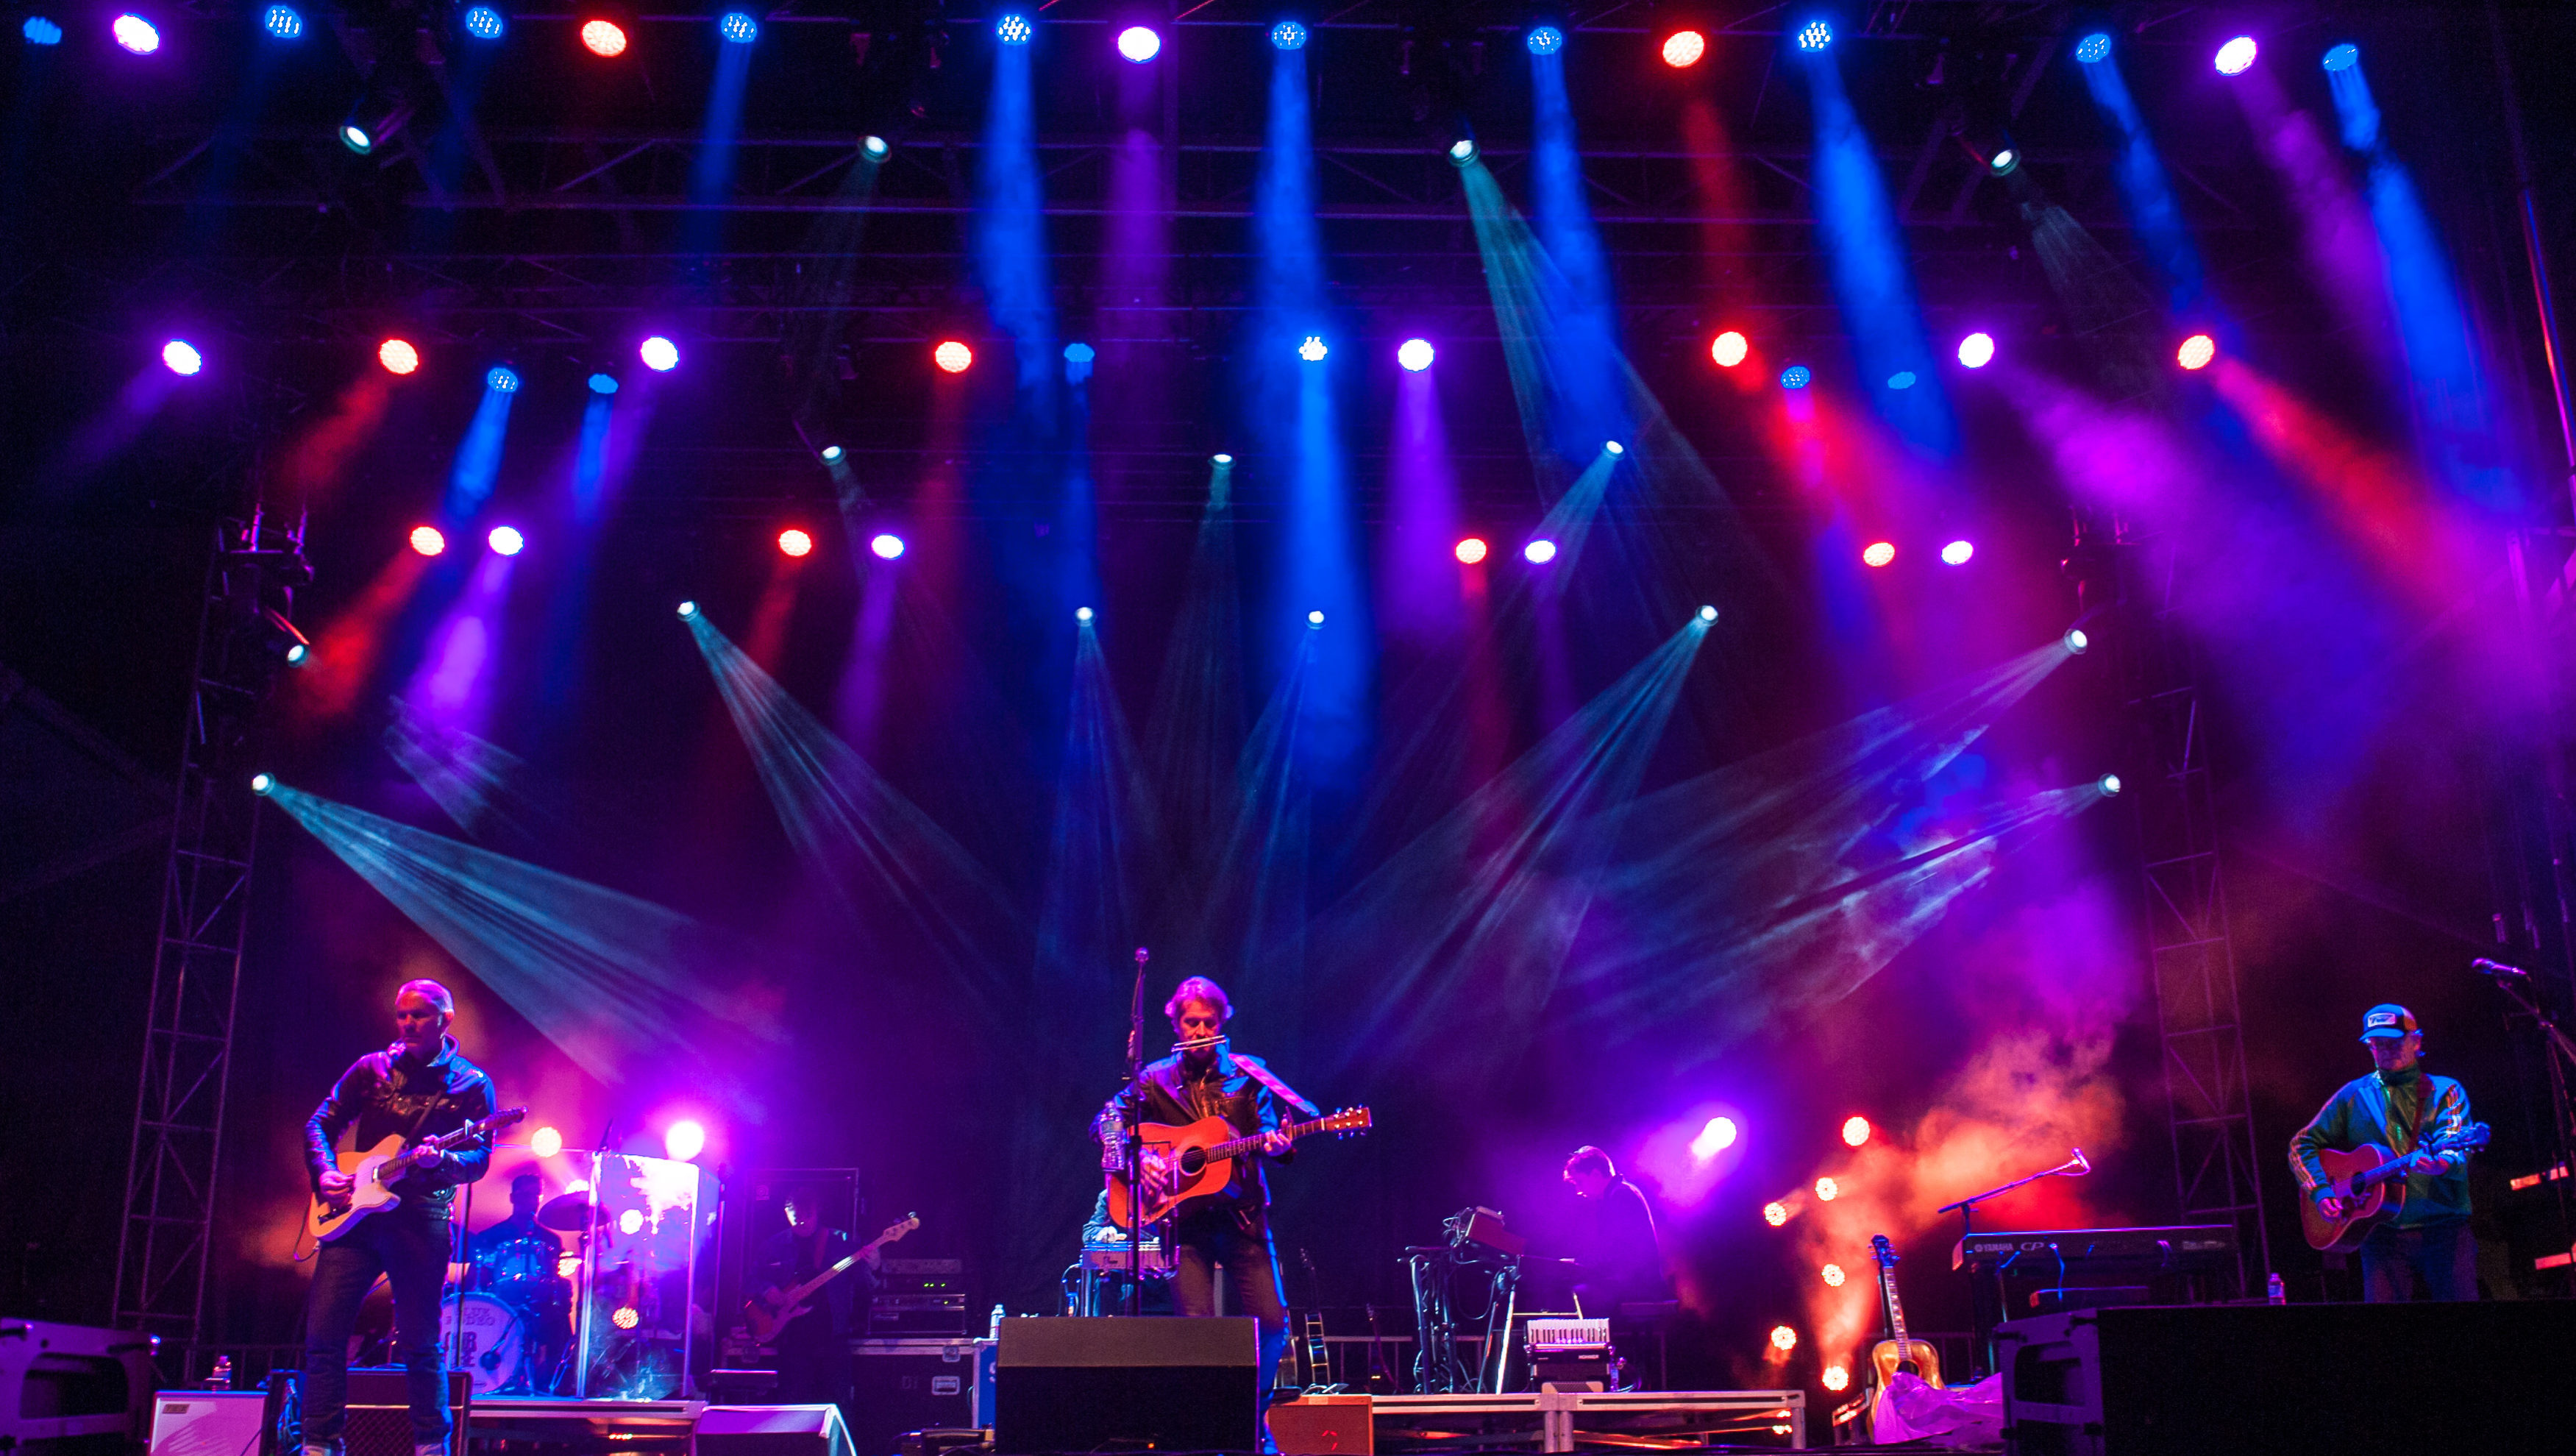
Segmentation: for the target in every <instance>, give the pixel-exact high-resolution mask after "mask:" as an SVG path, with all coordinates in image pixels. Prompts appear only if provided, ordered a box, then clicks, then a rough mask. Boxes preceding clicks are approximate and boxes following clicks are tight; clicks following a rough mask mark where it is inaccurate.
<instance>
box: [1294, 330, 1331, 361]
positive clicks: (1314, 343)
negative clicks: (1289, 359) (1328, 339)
mask: <svg viewBox="0 0 2576 1456" xmlns="http://www.w3.org/2000/svg"><path fill="white" fill-rule="evenodd" d="M1331 352H1332V351H1331V350H1330V349H1327V348H1325V347H1324V336H1323V335H1321V334H1308V335H1307V336H1306V342H1304V343H1302V344H1299V345H1298V346H1297V357H1298V358H1300V359H1303V360H1305V361H1306V362H1307V363H1309V364H1321V363H1323V362H1324V356H1325V355H1326V354H1329V353H1331Z"/></svg>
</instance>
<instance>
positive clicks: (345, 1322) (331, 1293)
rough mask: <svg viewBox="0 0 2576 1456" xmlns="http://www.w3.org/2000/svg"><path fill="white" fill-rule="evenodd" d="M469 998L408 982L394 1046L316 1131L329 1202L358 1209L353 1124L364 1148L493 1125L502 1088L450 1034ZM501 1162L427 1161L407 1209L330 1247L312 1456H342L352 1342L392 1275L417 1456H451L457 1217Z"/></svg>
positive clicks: (314, 1167)
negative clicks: (447, 1331)
mask: <svg viewBox="0 0 2576 1456" xmlns="http://www.w3.org/2000/svg"><path fill="white" fill-rule="evenodd" d="M455 1020H456V998H455V997H454V996H453V995H451V994H449V992H448V989H447V988H446V987H445V986H442V985H440V984H438V983H437V982H436V981H405V982H404V983H403V985H402V989H401V990H399V991H397V992H396V993H395V994H394V1043H393V1045H391V1046H389V1047H387V1048H385V1049H384V1050H383V1051H379V1052H369V1053H367V1054H366V1055H365V1056H363V1057H360V1058H358V1060H357V1061H356V1062H355V1063H353V1064H351V1066H350V1068H349V1070H347V1071H346V1072H343V1073H341V1074H340V1080H339V1081H338V1082H336V1083H334V1084H333V1085H332V1087H331V1095H330V1096H328V1097H325V1098H323V1099H322V1105H321V1106H320V1107H317V1108H315V1109H314V1110H313V1117H312V1119H311V1120H310V1121H309V1122H307V1123H306V1124H305V1128H304V1161H305V1167H306V1171H307V1172H309V1173H310V1174H311V1176H312V1182H313V1194H314V1197H316V1198H319V1199H345V1198H346V1197H347V1196H348V1195H349V1192H350V1187H351V1179H350V1176H349V1175H348V1174H347V1173H344V1172H342V1171H340V1169H339V1167H338V1166H337V1164H336V1162H335V1160H334V1158H333V1154H332V1145H333V1144H334V1143H336V1142H337V1141H339V1137H340V1134H341V1133H342V1132H344V1131H346V1130H347V1129H348V1127H349V1125H350V1124H351V1123H355V1124H357V1128H358V1137H357V1145H358V1146H359V1147H360V1148H369V1147H373V1146H374V1145H376V1144H377V1143H379V1142H382V1141H383V1140H384V1139H385V1138H387V1137H399V1138H401V1139H402V1140H403V1142H404V1143H405V1144H415V1143H418V1142H420V1141H421V1140H422V1139H423V1138H425V1137H431V1136H435V1135H436V1134H439V1133H444V1132H452V1131H454V1130H455V1129H457V1128H461V1127H463V1126H465V1125H466V1124H467V1123H469V1122H475V1121H478V1120H480V1119H483V1118H486V1117H489V1116H491V1115H492V1079H491V1078H490V1077H487V1076H485V1075H484V1074H483V1070H482V1069H481V1068H480V1067H477V1066H475V1065H474V1064H473V1063H472V1062H469V1061H467V1060H465V1058H464V1057H462V1056H460V1055H458V1054H457V1051H456V1042H455V1040H454V1039H453V1038H451V1037H449V1036H448V1034H447V1028H448V1026H449V1025H450V1024H452V1023H453V1022H454V1021H455ZM491 1161H492V1151H491V1149H490V1148H489V1147H487V1146H482V1145H479V1144H477V1143H474V1142H469V1143H467V1144H466V1145H465V1146H464V1147H462V1148H459V1149H456V1150H454V1151H451V1152H440V1151H439V1150H438V1149H436V1148H416V1149H415V1150H414V1151H412V1152H408V1153H405V1154H403V1155H402V1159H401V1162H402V1163H403V1164H404V1165H405V1166H404V1168H403V1171H402V1173H401V1175H400V1177H399V1178H398V1179H396V1178H388V1179H387V1180H386V1182H387V1184H388V1186H390V1187H393V1188H395V1189H396V1190H397V1191H399V1192H400V1194H401V1196H402V1201H401V1202H400V1203H398V1204H396V1205H395V1206H393V1207H391V1208H388V1209H385V1210H384V1211H382V1212H379V1213H376V1214H374V1215H372V1216H370V1217H368V1218H366V1219H364V1220H362V1221H360V1222H359V1223H358V1224H357V1225H356V1226H355V1227H353V1228H351V1229H350V1230H349V1231H348V1232H347V1233H346V1234H343V1235H341V1236H340V1237H338V1238H335V1239H333V1240H332V1241H331V1242H329V1243H326V1244H324V1245H322V1248H321V1251H320V1252H319V1253H317V1254H316V1255H315V1256H314V1259H313V1289H312V1293H311V1296H310V1303H309V1304H308V1305H307V1306H306V1308H305V1314H304V1451H305V1456H336V1453H337V1452H338V1451H339V1449H340V1433H341V1430H342V1429H343V1427H344V1425H345V1423H346V1421H347V1419H348V1404H349V1334H350V1331H351V1330H352V1329H353V1328H355V1326H356V1325H357V1322H358V1306H359V1305H360V1304H361V1303H363V1302H364V1301H365V1299H366V1297H367V1290H368V1289H369V1288H371V1287H373V1286H374V1284H375V1282H376V1276H377V1275H379V1274H381V1275H383V1276H385V1282H386V1283H387V1284H389V1285H391V1286H392V1288H393V1296H394V1345H395V1348H396V1349H397V1350H398V1351H399V1352H400V1353H401V1356H402V1362H403V1367H404V1374H405V1376H406V1379H405V1381H404V1388H405V1390H406V1391H407V1393H408V1394H409V1395H410V1397H411V1434H412V1449H413V1451H414V1452H415V1453H416V1456H446V1453H447V1449H448V1437H449V1431H448V1420H447V1376H446V1370H447V1362H446V1361H445V1360H444V1359H443V1358H441V1352H440V1350H439V1338H438V1306H439V1292H440V1287H441V1286H442V1285H443V1284H444V1283H445V1282H446V1278H447V1261H448V1260H449V1259H450V1258H451V1257H452V1256H453V1255H452V1249H453V1247H454V1242H455V1239H454V1234H453V1232H452V1229H451V1225H450V1224H449V1223H448V1205H449V1204H450V1203H452V1202H453V1201H454V1199H455V1197H456V1187H457V1185H458V1184H460V1183H471V1182H474V1181H475V1180H477V1179H479V1178H481V1177H482V1176H483V1173H484V1170H485V1169H486V1168H487V1167H489V1166H490V1164H491Z"/></svg>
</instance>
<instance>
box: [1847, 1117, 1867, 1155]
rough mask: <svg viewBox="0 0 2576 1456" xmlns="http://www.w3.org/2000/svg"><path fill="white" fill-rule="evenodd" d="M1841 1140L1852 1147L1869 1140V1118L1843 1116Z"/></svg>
mask: <svg viewBox="0 0 2576 1456" xmlns="http://www.w3.org/2000/svg"><path fill="white" fill-rule="evenodd" d="M1843 1141H1844V1142H1845V1143H1846V1144H1848V1145H1849V1146H1852V1147H1855V1148H1856V1147H1859V1146H1860V1145H1861V1144H1862V1143H1865V1142H1868V1141H1869V1119H1868V1118H1866V1117H1846V1118H1844V1119H1843Z"/></svg>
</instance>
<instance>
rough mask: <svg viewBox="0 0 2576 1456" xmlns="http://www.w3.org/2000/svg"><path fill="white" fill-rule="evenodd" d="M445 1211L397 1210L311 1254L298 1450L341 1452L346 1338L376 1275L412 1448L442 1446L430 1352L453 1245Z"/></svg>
mask: <svg viewBox="0 0 2576 1456" xmlns="http://www.w3.org/2000/svg"><path fill="white" fill-rule="evenodd" d="M449 1227H450V1225H449V1224H448V1221H447V1216H446V1213H445V1211H444V1210H435V1211H433V1210H426V1209H414V1208H411V1207H401V1208H396V1209H394V1210H392V1211H390V1212H387V1213H380V1214H377V1215H375V1216H374V1217H372V1218H369V1219H367V1220H365V1221H364V1222H362V1223H360V1224H359V1225H358V1226H357V1227H356V1228H353V1229H351V1230H349V1231H348V1233H346V1234H344V1235H342V1236H341V1237H340V1238H339V1239H337V1240H336V1241H334V1242H331V1243H327V1244H324V1245H323V1246H322V1251H321V1252H320V1253H318V1254H316V1255H314V1256H313V1291H312V1295H311V1298H310V1299H309V1301H308V1302H307V1303H306V1305H305V1308H304V1443H305V1444H306V1445H308V1446H332V1447H337V1446H338V1445H339V1444H340V1433H341V1431H342V1430H343V1429H344V1428H345V1427H346V1426H347V1424H348V1420H349V1337H350V1335H352V1334H353V1333H355V1332H356V1330H357V1325H358V1306H359V1305H361V1304H363V1303H365V1302H366V1298H367V1291H368V1290H369V1289H372V1288H374V1287H375V1283H376V1276H377V1275H379V1274H382V1275H383V1276H385V1282H386V1283H387V1284H389V1285H391V1286H392V1288H393V1296H394V1353H395V1355H396V1356H397V1357H398V1358H399V1359H400V1360H401V1361H402V1363H403V1367H404V1375H405V1377H406V1378H405V1382H404V1384H405V1389H406V1391H407V1393H408V1394H409V1395H410V1397H411V1435H412V1443H413V1444H414V1445H418V1446H427V1445H434V1444H437V1443H439V1442H442V1441H445V1440H446V1439H447V1361H446V1359H445V1358H444V1352H443V1351H442V1350H441V1349H440V1348H439V1339H438V1315H439V1299H440V1296H441V1294H442V1293H443V1292H444V1291H445V1289H446V1285H447V1260H448V1255H449V1251H450V1249H451V1248H452V1247H453V1236H452V1235H451V1234H450V1233H449Z"/></svg>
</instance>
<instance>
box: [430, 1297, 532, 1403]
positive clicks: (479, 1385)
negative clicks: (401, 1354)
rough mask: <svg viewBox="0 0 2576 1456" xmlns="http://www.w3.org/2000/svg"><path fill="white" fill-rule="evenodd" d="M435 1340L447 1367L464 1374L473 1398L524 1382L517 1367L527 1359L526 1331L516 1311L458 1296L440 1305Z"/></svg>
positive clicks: (489, 1300)
mask: <svg viewBox="0 0 2576 1456" xmlns="http://www.w3.org/2000/svg"><path fill="white" fill-rule="evenodd" d="M460 1327H461V1328H462V1329H463V1331H464V1333H463V1335H462V1337H461V1338H460V1337H459V1335H458V1330H459V1328H460ZM438 1338H439V1347H440V1348H441V1349H444V1350H445V1351H446V1352H447V1355H448V1361H449V1368H450V1369H455V1370H462V1371H464V1372H465V1374H466V1380H467V1382H468V1383H470V1384H471V1385H472V1386H473V1387H474V1393H475V1394H476V1395H489V1394H491V1393H492V1392H493V1391H496V1390H499V1389H501V1388H502V1387H503V1386H506V1385H510V1384H513V1383H524V1382H525V1379H526V1377H525V1375H524V1374H523V1373H522V1372H521V1370H520V1366H521V1364H522V1363H523V1362H524V1361H525V1360H526V1358H527V1330H526V1328H525V1327H524V1326H523V1325H521V1324H520V1322H519V1316H518V1313H517V1311H515V1310H513V1309H511V1308H510V1306H508V1305H506V1304H504V1303H502V1302H501V1301H500V1300H498V1299H495V1298H493V1297H492V1296H491V1295H488V1294H467V1295H462V1296H459V1297H457V1298H454V1299H451V1300H449V1301H448V1302H447V1303H446V1304H445V1305H443V1306H441V1307H440V1309H439V1312H438Z"/></svg>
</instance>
